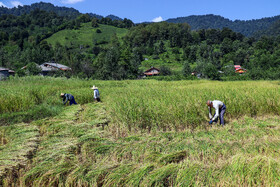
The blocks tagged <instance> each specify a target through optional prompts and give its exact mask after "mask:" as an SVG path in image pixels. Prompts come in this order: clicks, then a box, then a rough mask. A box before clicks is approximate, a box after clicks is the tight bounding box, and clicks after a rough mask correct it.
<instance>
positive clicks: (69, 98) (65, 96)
mask: <svg viewBox="0 0 280 187" xmlns="http://www.w3.org/2000/svg"><path fill="white" fill-rule="evenodd" d="M60 97H62V98H63V104H64V105H65V104H66V103H67V102H68V101H69V104H70V105H72V104H75V105H76V104H77V103H76V101H75V98H74V96H73V95H71V94H68V93H61V94H60Z"/></svg>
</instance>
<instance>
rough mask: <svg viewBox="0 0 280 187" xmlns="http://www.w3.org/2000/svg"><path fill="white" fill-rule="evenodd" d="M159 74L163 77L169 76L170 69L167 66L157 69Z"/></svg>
mask: <svg viewBox="0 0 280 187" xmlns="http://www.w3.org/2000/svg"><path fill="white" fill-rule="evenodd" d="M159 71H160V74H161V75H163V76H166V75H171V69H170V68H169V67H167V66H164V65H163V66H160V68H159Z"/></svg>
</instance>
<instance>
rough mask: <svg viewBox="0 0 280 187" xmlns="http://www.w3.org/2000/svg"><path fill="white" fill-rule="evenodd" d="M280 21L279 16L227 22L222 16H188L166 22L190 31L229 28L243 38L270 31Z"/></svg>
mask: <svg viewBox="0 0 280 187" xmlns="http://www.w3.org/2000/svg"><path fill="white" fill-rule="evenodd" d="M279 19H280V16H274V17H268V18H262V19H254V20H247V21H242V20H235V21H232V20H229V19H227V18H224V17H222V16H217V15H213V14H208V15H201V16H188V17H179V18H172V19H168V20H166V21H167V22H169V23H188V24H189V25H190V26H191V29H192V30H199V29H223V28H224V27H227V28H230V29H231V30H233V31H235V32H239V33H241V34H243V35H244V36H248V37H251V36H254V37H256V36H260V34H257V33H258V32H265V31H266V30H267V29H271V27H273V24H274V23H275V22H276V21H278V20H279Z"/></svg>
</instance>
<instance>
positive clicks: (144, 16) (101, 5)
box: [0, 0, 280, 23]
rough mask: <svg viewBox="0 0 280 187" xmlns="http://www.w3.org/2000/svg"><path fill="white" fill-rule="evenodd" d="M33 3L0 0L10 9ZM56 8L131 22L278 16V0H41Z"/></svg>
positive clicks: (279, 5) (30, 0)
mask: <svg viewBox="0 0 280 187" xmlns="http://www.w3.org/2000/svg"><path fill="white" fill-rule="evenodd" d="M36 2H40V1H36V0H14V1H10V0H0V6H5V7H8V8H12V7H15V6H18V5H21V6H22V5H30V4H32V3H36ZM43 2H50V3H52V4H54V5H56V6H66V7H72V8H75V9H77V10H78V11H80V12H81V13H95V14H99V15H101V16H107V15H109V14H113V15H115V16H118V17H120V18H128V19H131V20H132V21H133V22H134V23H139V22H145V21H155V22H158V21H163V20H167V19H169V18H176V17H185V16H190V15H205V14H214V15H220V16H223V17H225V18H228V19H230V20H233V21H234V20H236V19H239V20H251V19H260V18H264V17H272V16H277V15H280V0H137V1H135V0H44V1H43Z"/></svg>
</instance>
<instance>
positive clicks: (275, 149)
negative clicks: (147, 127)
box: [22, 103, 280, 186]
mask: <svg viewBox="0 0 280 187" xmlns="http://www.w3.org/2000/svg"><path fill="white" fill-rule="evenodd" d="M104 114H106V113H105V112H104V108H103V105H102V104H100V103H98V104H87V105H83V106H79V105H78V106H71V107H68V108H66V110H65V112H64V113H63V114H61V115H60V116H57V117H55V118H52V119H48V120H41V121H38V122H37V124H38V125H40V127H41V133H42V135H43V141H42V143H41V144H40V147H39V151H38V152H37V154H36V157H35V158H34V159H33V163H32V164H31V165H30V168H31V169H30V170H28V171H26V173H25V174H24V178H23V179H22V180H23V181H22V183H24V184H26V185H31V186H32V185H37V186H57V185H62V186H64V185H65V186H112V185H116V186H182V185H183V186H189V185H199V186H202V185H207V186H208V185H210V186H212V185H213V186H216V185H232V186H236V185H250V186H253V185H262V184H265V185H268V186H269V185H273V186H274V185H280V180H279V178H278V177H277V176H279V175H280V171H279V170H278V168H279V167H280V165H279V164H278V163H280V159H279V158H280V152H279V150H280V149H279V148H280V143H279V142H280V141H279V140H280V139H279V137H280V118H279V117H271V118H265V119H252V118H249V117H245V118H244V119H242V120H239V121H234V122H231V123H230V124H228V125H227V126H226V127H220V126H218V125H214V126H212V127H211V128H207V129H201V130H199V129H197V130H195V131H190V130H185V131H182V132H175V131H169V132H162V131H159V132H157V131H152V132H151V133H148V134H146V133H137V132H136V133H130V134H129V135H128V134H122V136H121V133H120V132H115V131H114V127H113V126H110V125H112V124H109V126H105V128H104V130H103V128H98V127H97V124H102V123H106V122H105V121H104V119H105V116H104ZM115 133H120V135H119V136H118V137H117V136H114V135H113V134H115ZM259 176H260V177H259Z"/></svg>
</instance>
